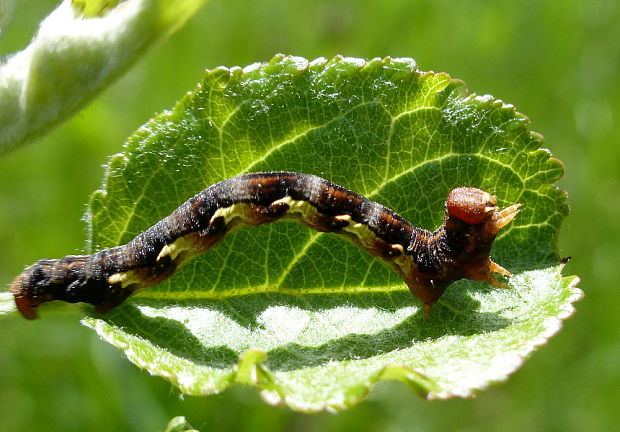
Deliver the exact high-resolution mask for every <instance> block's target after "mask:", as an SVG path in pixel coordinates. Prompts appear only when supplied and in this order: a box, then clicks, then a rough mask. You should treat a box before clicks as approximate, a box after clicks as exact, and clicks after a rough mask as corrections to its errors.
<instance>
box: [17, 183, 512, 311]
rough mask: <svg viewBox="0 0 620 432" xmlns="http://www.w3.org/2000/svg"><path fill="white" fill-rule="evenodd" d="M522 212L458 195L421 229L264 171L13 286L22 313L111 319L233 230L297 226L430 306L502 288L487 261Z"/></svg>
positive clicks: (359, 199)
mask: <svg viewBox="0 0 620 432" xmlns="http://www.w3.org/2000/svg"><path fill="white" fill-rule="evenodd" d="M519 206H520V204H514V205H512V206H510V207H507V208H505V209H503V210H499V209H498V208H497V207H496V199H495V197H493V196H492V195H490V194H489V193H487V192H485V191H482V190H480V189H476V188H471V187H461V188H456V189H453V190H452V191H451V192H450V194H449V196H448V199H447V201H446V204H445V209H446V213H445V216H444V221H443V224H442V225H441V226H440V227H439V228H437V229H436V230H435V231H432V232H431V231H428V230H426V229H422V228H418V227H416V226H414V225H412V224H411V223H410V222H408V221H406V220H405V219H404V218H403V217H401V216H400V215H398V214H397V213H396V212H394V211H393V210H390V209H389V208H387V207H384V206H382V205H381V204H378V203H376V202H374V201H371V200H369V199H367V198H365V197H363V196H361V195H359V194H356V193H354V192H351V191H350V190H348V189H346V188H344V187H342V186H339V185H337V184H334V183H332V182H330V181H328V180H325V179H323V178H320V177H317V176H314V175H310V174H300V173H295V172H285V171H280V172H259V173H250V174H243V175H240V176H237V177H233V178H230V179H227V180H224V181H221V182H219V183H216V184H214V185H212V186H209V187H208V188H207V189H205V190H203V191H202V192H200V193H198V194H197V195H195V196H194V197H192V198H190V199H189V200H187V201H186V202H185V203H183V204H182V205H181V206H180V207H178V208H177V209H176V210H175V211H174V212H172V214H170V215H169V216H167V217H165V218H164V219H162V220H161V221H159V222H157V223H156V224H155V225H153V226H152V227H150V228H148V229H147V230H146V231H144V232H142V233H141V234H139V235H138V236H136V237H135V238H134V239H133V240H131V241H130V242H129V243H127V244H125V245H122V246H116V247H112V248H109V249H104V250H101V251H99V252H95V253H93V254H90V255H68V256H66V257H64V258H60V259H42V260H39V261H37V262H36V263H34V264H32V265H31V266H29V267H27V268H26V269H25V270H24V271H23V272H22V273H21V274H20V275H19V276H17V277H16V278H15V280H14V281H13V282H12V284H11V286H10V291H11V292H12V293H13V294H14V297H15V302H16V305H17V308H18V310H19V311H20V312H21V314H22V315H23V316H24V317H25V318H28V319H35V318H37V311H36V308H37V307H38V306H39V305H41V304H43V303H47V302H50V301H53V300H62V301H66V302H71V303H77V302H84V303H89V304H91V305H94V306H95V309H96V311H97V312H99V313H105V312H107V311H109V310H110V309H112V308H114V307H115V306H118V305H120V304H121V303H122V302H123V301H124V300H125V299H126V298H127V297H129V296H131V295H133V294H136V293H137V292H139V291H141V290H143V289H145V288H148V287H150V286H153V285H155V284H157V283H159V282H161V281H163V280H164V279H166V278H168V277H169V276H171V275H172V274H173V273H174V271H175V270H176V269H177V268H179V267H180V266H182V265H183V264H184V263H186V262H188V261H189V260H190V259H191V258H193V257H195V256H196V255H199V254H202V253H204V252H206V251H207V250H209V249H210V248H212V247H214V246H215V245H216V244H218V243H219V242H220V241H221V240H223V239H224V237H225V236H226V235H227V234H229V233H230V232H232V231H234V230H235V229H237V228H240V227H243V226H248V225H261V224H265V223H269V222H274V221H277V220H281V219H284V220H287V219H288V220H296V221H298V222H300V223H302V224H303V225H306V226H308V227H310V228H313V229H315V230H318V231H321V232H331V233H336V234H340V235H343V236H346V237H347V238H348V239H349V240H351V241H352V242H353V243H355V244H356V245H357V246H359V247H360V248H362V249H364V250H365V251H367V252H369V253H370V254H372V255H373V256H375V257H377V258H379V259H380V260H381V261H382V262H384V263H385V264H387V265H388V266H389V267H391V268H392V269H394V270H395V271H396V272H397V273H398V274H399V275H400V276H401V277H402V279H403V280H404V281H405V283H406V284H407V286H408V287H409V289H410V290H411V292H412V293H413V295H415V296H416V297H417V298H418V299H420V300H421V302H422V303H423V306H424V317H425V319H427V318H428V316H429V313H430V309H431V306H432V305H433V304H434V303H435V302H436V301H437V300H438V299H439V298H440V297H441V295H442V294H443V292H444V290H445V289H446V287H447V286H448V285H449V284H451V283H452V282H454V281H456V280H458V279H462V278H467V279H471V280H476V281H487V282H488V283H490V284H491V285H493V286H495V287H501V288H506V287H507V286H506V285H504V284H503V283H502V282H500V281H499V280H498V279H497V278H496V277H495V276H494V275H493V273H498V274H500V275H510V272H509V271H508V270H506V269H504V268H503V267H501V266H500V265H498V264H496V263H494V262H493V261H492V260H491V258H490V256H489V254H490V251H491V246H492V244H493V241H494V240H495V237H496V235H497V233H498V232H499V230H500V229H501V228H502V227H504V226H506V225H507V224H508V223H510V222H511V221H512V220H513V219H514V217H515V216H516V215H517V213H518V211H519Z"/></svg>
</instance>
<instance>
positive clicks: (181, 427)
mask: <svg viewBox="0 0 620 432" xmlns="http://www.w3.org/2000/svg"><path fill="white" fill-rule="evenodd" d="M166 432H197V431H196V429H194V428H193V427H192V425H190V424H189V422H188V421H187V420H186V419H185V417H183V416H178V417H174V418H173V419H172V420H170V422H169V423H168V426H167V427H166Z"/></svg>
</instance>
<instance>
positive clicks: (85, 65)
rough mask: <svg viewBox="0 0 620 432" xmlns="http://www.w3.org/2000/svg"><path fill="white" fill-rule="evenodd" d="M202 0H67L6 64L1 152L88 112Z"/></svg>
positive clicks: (0, 78)
mask: <svg viewBox="0 0 620 432" xmlns="http://www.w3.org/2000/svg"><path fill="white" fill-rule="evenodd" d="M204 2H205V0H177V1H174V2H171V1H168V0H126V1H123V2H120V4H118V5H117V3H119V2H118V1H116V2H113V1H104V2H102V1H101V0H81V1H79V2H78V1H76V4H77V6H75V7H74V5H72V1H71V0H65V1H64V2H62V3H61V4H60V5H59V6H58V8H56V10H54V11H53V12H52V13H51V14H50V15H49V16H48V17H47V18H46V19H45V20H44V21H43V22H42V23H41V26H40V28H39V31H38V33H37V35H36V36H35V37H34V39H33V40H32V42H31V43H30V45H28V47H27V48H26V49H24V50H23V51H20V52H18V53H15V54H12V55H11V56H9V57H7V58H6V59H3V60H4V61H2V62H0V154H2V153H5V152H7V151H9V150H11V149H14V148H15V147H17V146H18V145H20V144H23V143H25V142H26V141H28V140H30V139H32V138H33V137H35V136H37V135H40V134H42V133H44V132H45V131H47V130H48V129H50V128H51V127H53V126H55V125H57V124H58V123H59V122H61V121H63V120H65V119H66V118H68V117H69V116H70V115H71V114H73V113H74V112H76V111H77V110H79V109H80V108H82V107H83V106H84V105H85V104H87V103H88V102H89V101H90V100H91V99H92V98H93V97H94V96H95V95H96V94H97V93H98V92H99V91H101V90H102V89H103V88H105V87H106V86H107V85H108V84H110V83H111V82H113V81H114V80H115V79H116V78H117V77H118V76H120V75H121V74H122V73H123V72H124V71H125V70H127V69H128V68H129V67H130V66H131V65H132V64H133V63H134V62H135V61H136V60H137V59H138V58H140V56H141V55H142V54H144V53H145V52H146V51H147V49H148V48H150V47H151V46H152V45H154V44H155V43H157V42H159V41H160V40H162V39H164V38H165V37H167V36H168V35H170V34H171V33H173V32H174V31H175V30H177V29H178V28H179V27H181V26H182V25H183V24H184V23H185V21H187V20H188V19H189V18H190V17H191V16H192V15H193V14H194V13H195V12H196V10H197V9H198V8H199V7H200V6H202V4H203V3H204ZM80 10H81V11H82V12H83V13H84V15H82V14H80V13H79V12H80ZM97 11H104V12H105V15H104V16H103V17H99V16H94V15H96V14H95V13H94V12H97ZM0 13H2V11H1V10H0ZM0 24H1V22H0Z"/></svg>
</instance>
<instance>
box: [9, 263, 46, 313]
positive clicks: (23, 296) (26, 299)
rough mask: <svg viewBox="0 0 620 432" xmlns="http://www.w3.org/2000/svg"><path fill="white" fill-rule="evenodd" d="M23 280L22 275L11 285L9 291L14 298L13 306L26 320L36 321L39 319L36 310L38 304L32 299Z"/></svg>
mask: <svg viewBox="0 0 620 432" xmlns="http://www.w3.org/2000/svg"><path fill="white" fill-rule="evenodd" d="M23 279H24V273H22V274H20V275H19V276H17V277H16V278H15V280H14V281H13V283H11V286H10V287H9V291H11V293H12V294H13V296H14V297H15V306H17V310H18V311H19V312H20V313H21V314H22V316H23V317H24V318H26V319H27V320H36V319H37V318H39V314H38V313H37V309H36V308H37V306H38V305H39V302H38V301H35V299H33V298H32V296H31V295H30V293H29V290H28V288H27V287H26V286H25V284H24V283H23Z"/></svg>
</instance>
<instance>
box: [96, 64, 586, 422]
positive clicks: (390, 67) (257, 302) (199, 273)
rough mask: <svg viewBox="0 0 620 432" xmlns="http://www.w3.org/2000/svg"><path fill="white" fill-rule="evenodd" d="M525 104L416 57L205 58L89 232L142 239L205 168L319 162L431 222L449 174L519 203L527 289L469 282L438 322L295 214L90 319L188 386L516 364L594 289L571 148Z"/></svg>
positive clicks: (506, 253) (324, 392) (329, 405)
mask: <svg viewBox="0 0 620 432" xmlns="http://www.w3.org/2000/svg"><path fill="white" fill-rule="evenodd" d="M527 126H528V120H527V118H526V117H525V116H523V115H521V114H519V113H517V112H516V111H515V110H514V108H513V107H512V106H510V105H506V104H504V103H503V102H501V101H498V100H496V99H494V98H492V97H490V96H483V97H480V96H476V95H468V94H467V93H466V91H465V89H464V86H463V84H462V83H461V82H459V81H456V80H452V79H451V78H450V77H449V76H448V75H446V74H434V73H426V72H421V71H419V70H418V69H417V67H416V65H415V63H414V62H413V60H411V59H391V58H386V59H374V60H371V61H364V60H360V59H351V58H341V57H336V58H334V59H332V60H326V59H317V60H315V61H313V62H308V61H307V60H305V59H301V58H297V57H287V56H281V55H279V56H276V57H274V58H273V59H272V60H271V61H270V62H269V63H266V64H255V65H251V66H248V67H246V68H244V69H241V68H231V69H227V68H218V69H215V70H212V71H207V72H206V74H205V77H204V79H203V81H202V82H201V83H200V84H199V85H198V87H197V88H196V89H195V90H194V91H193V92H191V93H189V94H188V95H186V96H185V97H184V98H183V99H182V100H181V101H180V102H179V103H178V104H177V105H176V106H175V107H174V108H173V109H172V110H171V111H169V112H164V113H162V114H160V115H159V116H157V117H156V118H154V119H153V120H151V121H150V122H149V123H147V124H146V125H144V126H143V127H142V128H140V129H139V130H138V131H136V132H135V133H134V134H133V135H132V136H131V137H130V139H129V140H128V142H127V144H126V147H125V149H124V152H123V153H122V154H118V155H115V156H114V157H112V159H111V160H110V162H109V164H108V167H107V173H106V178H105V182H104V187H103V189H102V190H100V191H97V192H95V193H94V195H93V197H92V200H91V203H90V207H89V212H88V215H87V216H88V220H89V225H90V239H89V240H90V248H91V250H99V249H101V248H105V247H111V246H115V245H119V244H123V243H126V242H127V241H129V240H131V239H132V238H133V237H134V236H135V235H136V234H138V233H139V232H141V231H143V230H144V229H146V228H147V227H149V226H150V225H152V224H153V223H155V222H156V221H157V220H159V219H161V218H162V217H164V216H166V215H168V214H169V213H170V212H171V211H173V210H174V209H175V208H176V207H177V206H178V205H179V204H181V203H182V202H183V201H185V200H186V199H187V198H189V197H190V196H192V195H194V194H196V193H198V192H199V191H201V190H202V189H204V188H206V187H207V186H209V185H211V184H213V183H215V182H217V181H220V180H223V179H226V178H229V177H233V176H235V175H238V174H241V173H246V172H253V171H269V170H289V171H297V172H303V173H310V174H316V175H319V176H322V177H325V178H327V179H329V180H332V181H334V182H336V183H338V184H341V185H343V186H345V187H347V188H349V189H351V190H354V191H356V192H358V193H361V194H363V195H365V196H367V197H368V198H370V199H373V200H375V201H378V202H380V203H381V204H384V205H386V206H388V207H390V208H392V209H394V210H396V211H397V212H399V213H400V214H401V215H403V216H404V217H405V218H406V219H408V220H410V221H412V222H413V223H414V224H416V225H418V226H421V227H424V228H428V229H434V228H435V227H436V226H438V225H439V224H440V223H441V220H442V216H443V202H444V200H445V198H446V196H447V193H448V191H449V190H450V189H452V188H453V187H457V186H475V187H480V188H482V189H485V190H487V191H490V192H492V193H493V194H495V195H497V197H498V204H499V205H500V206H507V205H510V204H514V203H516V202H520V203H522V204H523V207H522V211H521V213H520V214H519V216H518V218H517V219H516V220H515V221H514V222H512V223H511V225H510V226H509V227H508V228H507V229H505V231H503V232H502V233H501V235H500V236H499V237H498V239H497V241H496V242H495V245H494V249H493V253H492V255H493V259H494V260H495V261H496V262H498V263H500V264H501V265H502V266H504V267H506V268H508V269H510V270H511V271H512V272H513V274H514V276H513V277H511V278H510V279H509V284H510V285H511V286H512V287H513V289H512V290H498V289H494V288H491V287H489V286H488V285H486V284H484V283H476V282H470V281H459V282H457V283H455V284H453V285H452V286H451V287H450V288H449V289H448V290H447V292H446V294H445V295H444V297H443V298H442V299H441V301H440V302H439V303H438V304H437V305H436V306H435V307H434V309H433V311H432V315H431V320H430V321H429V322H424V321H423V319H422V315H421V307H420V306H421V305H420V302H419V301H418V300H416V299H415V298H414V297H413V296H412V295H411V294H410V293H409V291H408V290H407V289H406V287H405V285H404V283H403V282H402V281H401V280H400V279H399V278H398V276H397V275H396V274H394V273H392V272H391V271H390V270H389V269H388V268H386V267H385V266H383V265H382V264H381V263H379V262H378V261H376V260H374V259H373V258H372V257H370V256H368V255H366V253H365V252H363V251H361V250H359V249H357V248H356V247H355V246H353V245H351V244H349V243H347V242H346V241H343V240H342V239H340V238H338V237H336V236H333V235H329V234H321V233H317V232H314V231H311V230H310V229H308V228H305V227H302V226H299V225H296V224H294V223H285V222H282V223H276V224H270V225H265V226H260V227H253V228H247V229H244V230H241V231H239V232H237V233H235V234H233V235H231V236H230V237H229V238H227V239H226V240H225V241H224V242H223V243H222V244H221V245H219V246H218V247H216V248H215V249H213V250H211V251H209V252H208V253H206V254H204V255H202V256H201V257H199V258H197V259H195V260H194V261H192V262H191V263H190V264H188V265H186V266H185V267H183V268H182V269H181V270H180V271H179V272H178V273H177V274H176V275H175V276H173V277H172V278H171V279H170V280H169V281H167V282H165V283H162V284H160V285H158V286H156V287H154V288H151V289H149V290H147V291H145V292H143V293H141V294H139V295H137V296H135V297H132V298H130V299H129V300H127V301H126V302H125V303H124V304H123V305H122V306H121V307H118V308H117V309H115V310H113V311H112V312H110V313H109V314H107V315H105V316H97V315H94V314H91V315H89V316H87V317H86V318H85V319H84V323H85V324H86V325H87V326H89V327H92V328H94V329H95V330H96V331H97V332H98V333H99V334H100V335H101V336H102V337H103V338H104V339H105V340H107V341H108V342H110V343H112V344H113V345H115V346H117V347H119V348H121V349H122V350H123V351H124V352H125V354H126V355H127V357H128V358H129V359H130V360H131V361H132V362H134V363H135V364H136V365H138V366H139V367H142V368H145V369H147V370H149V371H150V372H151V373H153V374H156V375H160V376H162V377H165V378H166V379H168V380H170V381H171V382H173V383H174V384H175V385H176V386H178V387H179V388H180V389H181V391H183V392H185V393H188V394H194V395H202V394H211V393H216V392H220V391H222V390H224V389H225V388H226V387H228V386H229V385H231V384H233V383H242V384H250V385H255V386H257V387H258V388H259V389H261V391H262V395H263V396H264V398H265V400H267V401H268V402H269V403H274V404H275V403H286V404H288V405H289V406H290V407H292V408H293V409H296V410H300V411H307V412H310V411H319V410H324V409H329V410H338V409H342V408H346V407H349V406H352V405H354V404H355V403H357V402H359V401H360V400H361V399H363V398H364V397H365V396H366V394H367V393H368V391H369V389H370V388H371V387H372V385H373V384H374V383H375V382H377V381H379V380H382V379H395V380H401V381H404V382H406V383H407V384H409V385H410V386H411V387H412V388H413V389H414V390H415V391H417V392H419V393H420V394H421V395H423V396H425V397H427V398H450V397H454V396H460V397H468V396H471V395H472V394H473V393H474V392H475V391H476V390H480V389H482V388H484V387H486V386H487V385H488V384H490V383H493V382H498V381H502V380H504V379H506V377H507V376H508V375H509V374H510V373H511V372H513V371H514V370H516V369H517V368H518V367H519V366H520V365H521V364H522V362H523V359H524V358H526V357H527V356H529V355H530V354H531V353H532V352H533V350H535V349H536V348H537V347H538V346H540V345H542V344H544V343H545V342H546V341H547V339H548V338H549V337H550V336H551V335H553V334H555V333H556V332H557V331H558V329H559V328H560V326H561V320H562V319H564V318H567V317H568V316H570V315H571V313H572V312H573V308H572V305H571V303H572V302H574V301H576V300H578V299H579V298H580V297H581V295H582V294H581V291H579V290H578V289H577V288H576V287H575V285H576V282H577V278H576V277H574V276H572V277H563V276H562V275H561V269H562V265H561V264H560V263H559V257H558V255H557V236H558V230H559V227H560V223H561V221H562V219H563V218H564V217H565V216H566V214H567V212H568V210H567V204H566V195H565V193H564V192H562V191H560V190H558V189H556V188H555V187H554V186H553V183H554V182H555V181H556V180H557V179H559V178H560V177H561V175H562V172H563V167H562V164H561V163H560V162H559V161H557V160H556V159H553V158H552V157H551V156H550V154H549V152H548V151H546V150H542V149H541V148H540V147H541V145H542V138H541V137H540V136H539V135H537V134H534V133H532V132H529V131H528V129H527Z"/></svg>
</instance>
